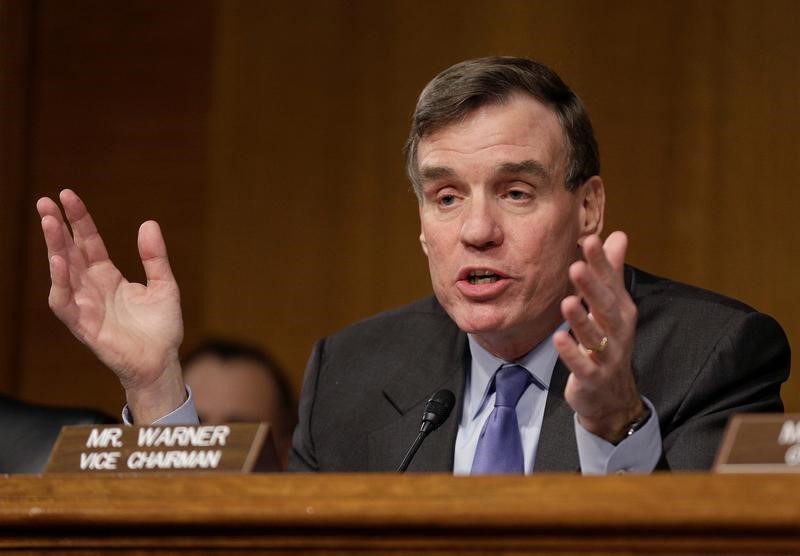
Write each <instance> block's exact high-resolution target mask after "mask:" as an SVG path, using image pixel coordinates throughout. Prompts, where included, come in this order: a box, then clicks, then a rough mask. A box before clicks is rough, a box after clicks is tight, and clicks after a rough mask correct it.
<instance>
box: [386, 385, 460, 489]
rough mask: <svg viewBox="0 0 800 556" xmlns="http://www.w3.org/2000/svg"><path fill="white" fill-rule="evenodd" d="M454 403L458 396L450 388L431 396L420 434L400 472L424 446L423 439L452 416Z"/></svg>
mask: <svg viewBox="0 0 800 556" xmlns="http://www.w3.org/2000/svg"><path fill="white" fill-rule="evenodd" d="M454 405H456V397H455V395H454V394H453V393H452V392H451V391H450V390H439V391H438V392H436V393H435V394H434V395H433V396H431V398H430V399H429V400H428V403H427V404H425V411H424V413H423V414H422V425H421V426H420V428H419V434H418V435H417V438H416V440H414V443H413V444H411V447H410V448H409V449H408V452H407V453H406V457H404V458H403V463H401V464H400V467H398V468H397V472H398V473H403V472H405V470H406V469H407V468H408V465H409V464H410V463H411V460H412V459H413V458H414V455H415V454H416V453H417V450H419V447H420V446H422V441H423V440H425V438H426V437H427V436H428V435H429V434H430V433H431V432H433V431H435V430H436V429H438V428H439V427H440V426H441V425H442V423H444V422H445V421H447V417H449V416H450V412H451V411H452V410H453V406H454Z"/></svg>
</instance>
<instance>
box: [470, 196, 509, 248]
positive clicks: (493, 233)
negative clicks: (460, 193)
mask: <svg viewBox="0 0 800 556" xmlns="http://www.w3.org/2000/svg"><path fill="white" fill-rule="evenodd" d="M495 209H496V207H494V206H493V204H492V203H491V202H490V201H489V200H487V199H485V198H484V197H482V196H479V195H476V196H474V197H472V198H471V199H470V201H469V203H468V206H467V207H465V210H464V212H463V213H462V214H463V221H462V223H461V242H462V243H463V244H464V245H466V246H468V247H472V248H475V249H480V250H485V249H490V248H492V247H497V246H499V245H501V244H502V243H503V230H502V228H501V226H500V222H499V221H498V218H497V215H496V214H495Z"/></svg>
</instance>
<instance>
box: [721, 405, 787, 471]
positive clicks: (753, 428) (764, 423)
mask: <svg viewBox="0 0 800 556" xmlns="http://www.w3.org/2000/svg"><path fill="white" fill-rule="evenodd" d="M713 470H714V471H715V472H717V473H798V472H800V414H798V413H794V414H786V415H784V414H783V413H754V414H744V415H734V416H733V417H731V419H730V421H728V426H727V428H726V429H725V434H724V435H723V437H722V444H721V446H720V449H719V452H718V453H717V459H716V461H715V462H714V469H713Z"/></svg>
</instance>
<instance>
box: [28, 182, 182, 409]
mask: <svg viewBox="0 0 800 556" xmlns="http://www.w3.org/2000/svg"><path fill="white" fill-rule="evenodd" d="M59 198H60V200H61V203H62V205H63V207H64V213H65V214H66V217H67V220H68V221H69V225H70V227H71V228H72V233H70V229H69V227H67V224H66V223H65V222H64V219H63V218H62V216H61V211H60V210H59V207H58V205H57V204H56V203H55V202H54V201H53V200H51V199H49V198H47V197H43V198H41V199H39V201H38V202H37V204H36V208H37V210H38V211H39V215H40V216H41V219H42V220H41V224H42V232H43V233H44V239H45V243H46V244H47V254H48V259H49V262H50V279H51V286H50V296H49V303H50V308H51V309H52V310H53V312H54V313H55V314H56V316H58V318H59V319H61V321H62V322H63V323H64V324H65V325H66V326H67V328H69V330H70V331H71V332H72V333H73V334H74V335H75V336H76V337H77V338H78V339H79V340H80V341H81V342H83V343H84V344H86V345H87V346H88V347H89V348H90V349H91V350H92V351H93V352H94V353H95V354H96V355H97V357H98V358H99V359H100V360H101V361H102V362H103V363H104V364H105V365H107V366H108V367H110V368H111V369H112V370H113V371H114V373H115V374H116V375H117V376H118V377H119V380H120V382H121V383H122V386H123V387H124V388H125V392H126V395H127V398H128V404H129V407H130V409H131V412H132V413H133V416H134V419H135V420H136V422H137V423H138V422H140V423H145V422H151V421H153V420H155V419H157V418H158V417H161V416H163V415H165V414H167V413H169V412H170V411H172V410H173V409H175V408H176V407H178V406H179V405H180V404H181V403H183V401H184V400H185V397H186V396H185V389H184V386H183V380H182V377H181V372H180V364H179V361H178V348H179V347H180V343H181V341H182V339H183V321H182V318H181V308H180V293H179V291H178V285H177V283H176V282H175V278H174V277H173V275H172V271H171V269H170V266H169V260H168V259H167V249H166V245H165V244H164V238H163V237H162V235H161V229H160V228H159V226H158V224H157V223H156V222H153V221H148V222H145V223H144V224H142V226H141V227H140V228H139V241H138V245H139V255H140V257H141V259H142V264H143V265H144V269H145V274H146V276H147V285H143V284H138V283H131V282H128V281H127V280H126V279H125V277H123V276H122V274H121V273H120V272H119V270H118V269H117V267H116V266H114V263H113V262H112V261H111V259H110V258H109V256H108V252H107V251H106V247H105V245H104V243H103V240H102V238H101V237H100V234H99V233H98V231H97V228H96V227H95V224H94V221H93V220H92V217H91V215H90V214H89V212H88V210H87V209H86V205H84V203H83V201H81V199H80V198H79V197H78V196H77V195H76V194H75V193H74V192H73V191H70V190H69V189H65V190H64V191H62V192H61V194H60V196H59Z"/></svg>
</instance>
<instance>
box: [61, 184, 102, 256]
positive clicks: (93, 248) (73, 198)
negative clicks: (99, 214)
mask: <svg viewBox="0 0 800 556" xmlns="http://www.w3.org/2000/svg"><path fill="white" fill-rule="evenodd" d="M59 198H60V199H61V204H62V205H63V206H64V212H65V213H66V215H67V219H68V220H69V223H70V226H72V234H73V238H74V241H75V245H76V246H77V247H78V248H79V249H80V250H81V251H82V252H83V255H84V258H85V260H86V263H87V265H92V264H94V263H98V262H101V261H106V260H108V251H107V250H106V246H105V244H104V243H103V238H101V237H100V234H99V233H98V232H97V227H96V226H95V224H94V220H92V216H91V215H90V214H89V211H88V210H87V209H86V205H85V204H84V203H83V201H82V200H81V198H80V197H78V195H76V194H75V192H74V191H72V190H70V189H64V190H63V191H62V192H61V194H60V195H59Z"/></svg>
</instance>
